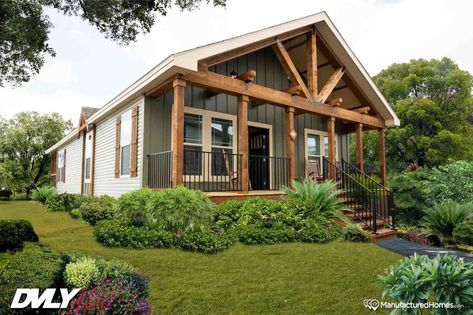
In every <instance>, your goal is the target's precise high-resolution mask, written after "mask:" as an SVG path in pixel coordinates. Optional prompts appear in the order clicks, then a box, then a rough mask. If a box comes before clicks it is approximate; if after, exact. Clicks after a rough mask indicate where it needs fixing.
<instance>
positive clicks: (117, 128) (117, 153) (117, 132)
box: [115, 116, 122, 178]
mask: <svg viewBox="0 0 473 315" xmlns="http://www.w3.org/2000/svg"><path fill="white" fill-rule="evenodd" d="M121 123H122V120H121V117H120V116H118V117H117V122H116V124H115V178H119V177H120V131H121Z"/></svg>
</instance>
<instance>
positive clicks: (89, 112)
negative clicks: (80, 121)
mask: <svg viewBox="0 0 473 315" xmlns="http://www.w3.org/2000/svg"><path fill="white" fill-rule="evenodd" d="M99 109H100V108H97V107H87V106H82V108H81V113H83V114H84V117H85V119H89V118H90V117H91V116H92V115H93V114H95V113H96V112H97V111H98V110H99Z"/></svg>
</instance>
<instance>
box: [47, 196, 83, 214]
mask: <svg viewBox="0 0 473 315" xmlns="http://www.w3.org/2000/svg"><path fill="white" fill-rule="evenodd" d="M86 200H87V197H86V196H83V195H79V194H69V193H61V194H53V195H51V196H49V198H48V199H46V202H45V203H44V205H45V207H46V209H48V210H49V211H68V212H70V211H71V210H73V209H77V208H79V207H80V205H81V204H82V203H83V202H84V201H86Z"/></svg>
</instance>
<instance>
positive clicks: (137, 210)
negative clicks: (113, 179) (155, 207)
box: [116, 188, 157, 226]
mask: <svg viewBox="0 0 473 315" xmlns="http://www.w3.org/2000/svg"><path fill="white" fill-rule="evenodd" d="M156 194H157V193H155V192H153V191H152V190H151V189H147V188H144V189H137V190H133V191H130V192H129V193H126V194H123V195H121V196H120V197H119V198H118V199H117V203H116V209H117V214H118V215H119V216H121V217H122V218H123V219H124V220H126V221H127V222H128V223H129V224H131V225H134V226H143V225H146V224H147V223H148V221H151V222H152V221H153V214H152V213H150V210H151V209H150V207H149V204H150V203H151V201H152V199H153V198H155V196H156Z"/></svg>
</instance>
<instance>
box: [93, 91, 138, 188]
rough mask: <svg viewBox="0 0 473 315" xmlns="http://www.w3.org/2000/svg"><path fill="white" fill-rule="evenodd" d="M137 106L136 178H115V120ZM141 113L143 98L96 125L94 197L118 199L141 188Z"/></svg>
mask: <svg viewBox="0 0 473 315" xmlns="http://www.w3.org/2000/svg"><path fill="white" fill-rule="evenodd" d="M137 105H138V106H139V107H140V108H139V112H138V126H139V127H138V176H137V177H133V178H131V177H129V176H127V177H125V176H122V177H120V178H115V123H116V118H117V117H118V116H120V115H121V114H123V113H124V112H126V111H128V110H131V108H132V107H134V106H137ZM143 113H144V97H140V98H139V99H138V100H136V101H134V102H132V103H130V105H129V106H127V107H126V108H124V109H123V110H121V111H119V112H117V113H115V114H113V115H110V116H109V117H108V118H107V119H105V120H104V121H102V122H100V123H98V124H97V127H96V128H97V134H96V136H97V139H96V143H95V179H94V191H95V195H110V196H114V197H118V196H120V195H121V194H123V193H126V192H129V191H131V190H134V189H139V188H141V176H142V170H143V167H142V165H143V125H144V124H143V122H144V120H143V116H144V115H143Z"/></svg>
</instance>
